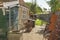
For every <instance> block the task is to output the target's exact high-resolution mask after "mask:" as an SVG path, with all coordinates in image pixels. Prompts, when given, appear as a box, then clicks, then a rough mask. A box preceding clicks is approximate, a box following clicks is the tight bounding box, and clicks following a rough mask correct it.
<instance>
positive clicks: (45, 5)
mask: <svg viewBox="0 0 60 40" xmlns="http://www.w3.org/2000/svg"><path fill="white" fill-rule="evenodd" d="M24 1H25V2H32V0H24ZM47 1H50V0H37V5H39V6H40V7H41V8H42V9H43V8H46V9H47V10H49V9H50V7H49V5H48V3H46V2H47Z"/></svg>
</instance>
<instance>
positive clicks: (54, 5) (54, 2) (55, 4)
mask: <svg viewBox="0 0 60 40" xmlns="http://www.w3.org/2000/svg"><path fill="white" fill-rule="evenodd" d="M48 4H50V6H51V11H52V12H55V11H57V10H59V8H60V1H59V0H51V1H50V2H48Z"/></svg>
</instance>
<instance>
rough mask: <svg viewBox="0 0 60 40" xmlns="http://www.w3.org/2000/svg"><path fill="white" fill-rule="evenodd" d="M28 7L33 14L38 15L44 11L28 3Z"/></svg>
mask: <svg viewBox="0 0 60 40" xmlns="http://www.w3.org/2000/svg"><path fill="white" fill-rule="evenodd" d="M26 5H27V6H28V7H29V9H30V12H32V13H33V14H36V13H37V14H38V13H41V12H42V9H41V8H40V7H39V6H38V5H36V4H32V3H28V2H26Z"/></svg>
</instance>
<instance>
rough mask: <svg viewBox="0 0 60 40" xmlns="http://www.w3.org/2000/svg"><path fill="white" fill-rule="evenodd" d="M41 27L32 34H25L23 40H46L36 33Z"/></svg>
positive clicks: (34, 29) (36, 28)
mask: <svg viewBox="0 0 60 40" xmlns="http://www.w3.org/2000/svg"><path fill="white" fill-rule="evenodd" d="M38 29H39V27H35V28H33V30H32V31H31V32H30V33H23V40H44V39H43V35H42V34H38V33H36V31H37V30H38Z"/></svg>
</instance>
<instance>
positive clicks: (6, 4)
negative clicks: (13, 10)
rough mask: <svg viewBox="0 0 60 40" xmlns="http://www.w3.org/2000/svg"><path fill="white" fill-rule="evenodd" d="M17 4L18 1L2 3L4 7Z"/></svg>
mask: <svg viewBox="0 0 60 40" xmlns="http://www.w3.org/2000/svg"><path fill="white" fill-rule="evenodd" d="M17 4H19V2H18V1H12V2H4V3H3V6H4V7H5V8H7V7H14V6H16V5H17Z"/></svg>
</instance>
